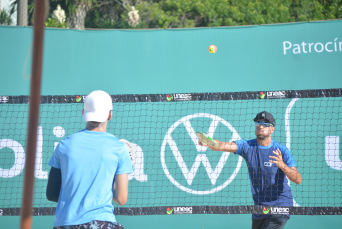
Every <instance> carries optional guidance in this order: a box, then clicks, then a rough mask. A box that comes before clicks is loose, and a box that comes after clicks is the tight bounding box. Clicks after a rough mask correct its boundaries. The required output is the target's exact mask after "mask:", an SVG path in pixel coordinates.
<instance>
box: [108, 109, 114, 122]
mask: <svg viewBox="0 0 342 229" xmlns="http://www.w3.org/2000/svg"><path fill="white" fill-rule="evenodd" d="M112 118H113V111H110V112H109V115H108V121H109V120H111V119H112Z"/></svg>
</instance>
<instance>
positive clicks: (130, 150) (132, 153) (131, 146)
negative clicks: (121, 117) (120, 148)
mask: <svg viewBox="0 0 342 229" xmlns="http://www.w3.org/2000/svg"><path fill="white" fill-rule="evenodd" d="M119 141H120V142H122V143H124V144H125V145H126V146H127V147H128V150H129V155H130V156H131V160H132V165H133V164H134V162H135V147H134V146H133V145H132V143H130V142H129V141H127V140H126V139H120V140H119Z"/></svg>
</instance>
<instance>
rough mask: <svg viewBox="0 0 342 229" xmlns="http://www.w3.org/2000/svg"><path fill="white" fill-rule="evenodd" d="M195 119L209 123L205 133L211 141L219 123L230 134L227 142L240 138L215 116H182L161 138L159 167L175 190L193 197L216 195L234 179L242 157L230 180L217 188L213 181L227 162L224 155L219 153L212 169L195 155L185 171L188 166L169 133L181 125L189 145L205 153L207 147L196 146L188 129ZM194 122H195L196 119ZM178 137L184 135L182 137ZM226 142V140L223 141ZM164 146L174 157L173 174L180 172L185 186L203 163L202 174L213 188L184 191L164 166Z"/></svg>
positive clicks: (224, 153)
mask: <svg viewBox="0 0 342 229" xmlns="http://www.w3.org/2000/svg"><path fill="white" fill-rule="evenodd" d="M197 118H202V119H203V118H204V119H209V120H211V124H210V126H209V130H208V135H209V136H210V137H211V138H212V137H213V136H214V133H215V130H216V127H217V126H218V124H219V123H221V124H223V125H224V126H225V127H227V128H228V130H229V131H230V132H231V133H232V137H231V139H230V140H231V141H234V140H238V139H240V135H239V134H238V132H237V131H236V130H235V129H234V127H233V126H232V125H231V124H229V123H228V122H227V121H226V120H224V119H222V118H220V117H218V116H216V115H212V114H207V113H197V114H192V115H188V116H186V117H183V118H181V119H180V120H178V121H176V122H175V123H174V124H173V125H172V126H171V127H170V129H169V130H168V131H167V133H166V135H165V137H164V141H163V144H162V147H161V152H160V158H161V164H162V167H163V170H164V172H165V174H166V176H167V178H168V179H169V180H170V181H171V182H172V183H173V184H174V185H175V186H176V187H177V188H179V189H181V190H183V191H185V192H188V193H191V194H197V195H207V194H211V193H215V192H218V191H220V190H222V189H223V188H225V187H226V186H227V185H229V183H230V182H232V181H233V180H234V178H235V176H236V175H237V173H238V172H239V170H240V167H241V163H242V160H243V159H242V157H239V158H238V159H237V160H238V162H237V165H236V168H235V170H234V171H233V172H232V173H231V175H230V177H229V178H228V179H227V180H226V181H225V182H224V183H222V184H220V185H216V181H217V180H218V177H219V176H220V174H221V171H222V170H223V168H224V165H225V164H226V162H227V159H228V157H229V154H230V153H228V152H223V153H222V155H221V157H220V159H219V161H218V163H217V165H216V167H215V169H214V170H213V168H212V166H211V164H210V162H209V159H208V157H207V155H206V154H197V156H196V158H195V161H194V162H193V165H192V167H191V169H190V170H189V168H188V166H187V165H186V163H185V161H184V158H183V156H182V154H183V155H184V152H183V153H182V152H181V151H180V150H179V148H178V146H177V143H176V141H175V140H174V139H173V138H172V136H171V135H172V133H173V131H174V130H175V129H176V128H177V127H178V126H179V125H181V124H183V125H184V127H185V130H186V132H187V133H188V136H189V138H190V139H191V141H192V142H193V144H194V145H195V147H196V150H197V152H206V151H207V148H208V147H207V146H200V145H199V144H198V140H199V139H198V137H197V135H196V132H195V130H194V128H193V127H192V124H191V121H193V119H197ZM196 121H198V120H196ZM182 136H187V135H186V134H185V135H182ZM227 140H228V139H227ZM167 144H168V145H169V146H170V149H171V151H172V154H173V156H174V159H175V160H176V161H177V164H178V166H177V171H176V173H178V174H179V172H181V174H182V175H183V177H184V178H185V180H186V182H187V184H188V186H191V185H192V183H193V181H194V179H195V176H196V173H197V171H198V169H199V167H200V165H201V163H202V164H203V166H204V168H205V171H206V173H207V175H208V178H209V180H210V183H211V185H216V186H215V187H214V188H211V189H208V190H194V189H192V188H188V187H185V186H184V185H182V184H180V183H179V182H178V181H177V180H176V179H175V178H174V177H173V176H172V175H171V173H170V171H169V169H168V167H167V163H166V158H165V151H166V146H167ZM217 153H221V152H217ZM174 170H175V169H172V171H174Z"/></svg>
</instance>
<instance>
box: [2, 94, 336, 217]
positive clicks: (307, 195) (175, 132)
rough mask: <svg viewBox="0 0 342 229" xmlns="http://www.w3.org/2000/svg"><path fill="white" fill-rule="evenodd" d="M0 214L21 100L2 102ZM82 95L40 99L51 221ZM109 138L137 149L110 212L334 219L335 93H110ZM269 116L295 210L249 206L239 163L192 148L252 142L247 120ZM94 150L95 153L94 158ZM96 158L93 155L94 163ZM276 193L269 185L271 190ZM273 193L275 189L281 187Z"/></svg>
mask: <svg viewBox="0 0 342 229" xmlns="http://www.w3.org/2000/svg"><path fill="white" fill-rule="evenodd" d="M0 98H1V100H0V110H1V112H0V136H1V138H0V156H1V157H0V180H1V182H0V209H1V211H2V214H4V215H18V214H19V210H20V205H21V197H22V186H23V178H24V168H25V156H26V155H25V147H26V133H27V129H26V127H27V116H28V108H29V97H27V96H1V97H0ZM85 98H86V95H81V94H80V95H59V96H58V95H54V96H42V98H41V111H40V121H39V127H38V129H37V139H38V140H37V150H36V164H35V190H34V203H33V207H34V214H35V215H53V214H54V211H55V207H56V204H55V203H53V202H50V201H48V200H47V199H46V194H45V191H46V186H47V178H48V172H49V170H50V167H49V166H48V162H49V160H50V158H51V156H52V153H53V151H54V148H55V147H56V146H57V144H58V143H59V142H60V141H61V139H63V138H65V137H67V136H69V135H71V134H73V133H75V132H78V131H79V130H82V129H83V128H85V123H84V122H83V119H82V109H83V101H84V99H85ZM112 99H113V112H114V113H113V117H114V118H113V119H112V120H111V121H110V122H109V126H108V132H109V133H112V134H114V135H115V136H117V137H118V138H119V139H126V140H128V141H130V142H131V143H132V145H133V146H134V148H135V150H136V159H135V162H134V165H133V168H134V172H133V173H132V174H129V180H130V181H129V200H128V202H127V204H126V205H125V206H124V207H120V208H115V214H122V215H154V214H155V215H162V214H247V213H259V214H271V213H272V214H297V215H298V214H299V215H315V214H316V215H321V214H325V215H328V214H331V215H340V214H342V210H341V207H342V201H341V195H342V185H341V180H342V179H341V178H342V160H341V153H340V152H341V142H342V141H341V136H342V129H341V123H342V116H341V114H342V90H341V89H340V88H337V89H322V90H318V89H317V90H286V91H285V90H284V91H251V92H226V93H182V94H178V93H174V94H124V95H112ZM263 110H266V111H268V112H270V113H272V114H273V115H274V118H275V120H276V125H275V132H274V134H273V135H272V138H273V139H274V140H275V141H278V142H280V143H281V144H283V145H285V146H286V147H287V148H288V149H289V150H290V151H291V153H292V155H293V158H294V160H295V162H296V165H297V168H298V170H299V172H300V173H301V174H302V180H303V181H302V183H301V184H300V185H296V184H295V183H292V182H290V181H288V182H289V183H290V187H291V189H292V194H293V207H282V206H280V207H269V206H253V205H254V202H253V198H252V195H251V184H250V180H249V175H248V170H247V166H246V163H245V161H244V160H243V158H242V157H240V156H238V155H235V154H234V153H229V152H218V151H211V150H210V149H208V147H204V146H200V145H199V144H198V140H199V139H198V137H197V135H196V132H204V133H207V134H208V135H209V136H210V137H212V138H214V139H218V140H221V141H227V142H228V141H235V140H239V139H245V140H249V139H253V138H255V133H254V131H255V127H254V121H253V119H254V117H255V115H256V114H257V113H259V112H260V111H263ZM94 153H95V152H94ZM95 156H96V155H94V157H95ZM274 188H276V187H274ZM279 191H281V190H279Z"/></svg>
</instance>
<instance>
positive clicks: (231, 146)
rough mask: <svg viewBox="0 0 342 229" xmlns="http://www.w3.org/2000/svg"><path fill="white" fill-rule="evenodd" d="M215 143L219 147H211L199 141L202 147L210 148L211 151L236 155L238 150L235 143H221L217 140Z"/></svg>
mask: <svg viewBox="0 0 342 229" xmlns="http://www.w3.org/2000/svg"><path fill="white" fill-rule="evenodd" d="M215 141H216V142H217V143H218V144H219V146H218V147H215V146H209V145H207V144H205V143H203V142H202V141H201V140H199V141H198V144H199V145H201V146H208V147H209V149H211V150H213V151H223V152H231V153H236V151H237V149H238V147H237V145H236V143H235V142H221V141H219V140H216V139H215Z"/></svg>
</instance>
